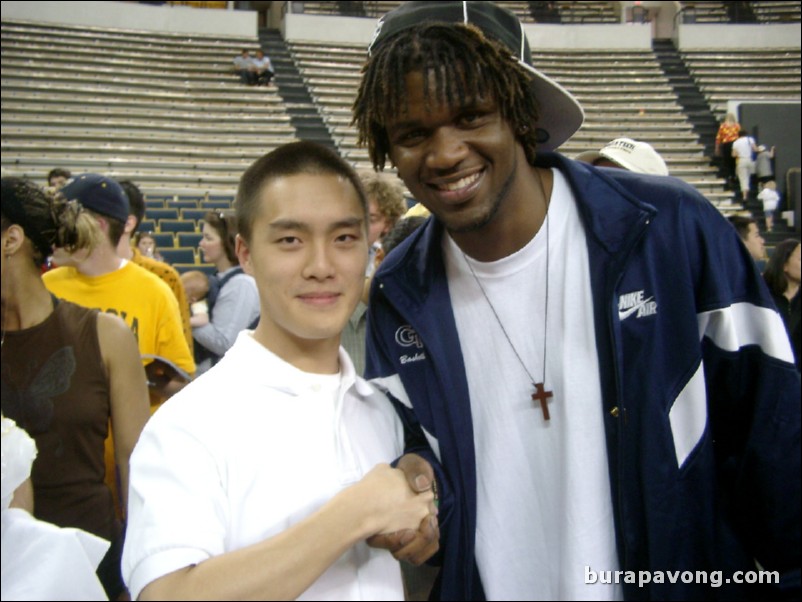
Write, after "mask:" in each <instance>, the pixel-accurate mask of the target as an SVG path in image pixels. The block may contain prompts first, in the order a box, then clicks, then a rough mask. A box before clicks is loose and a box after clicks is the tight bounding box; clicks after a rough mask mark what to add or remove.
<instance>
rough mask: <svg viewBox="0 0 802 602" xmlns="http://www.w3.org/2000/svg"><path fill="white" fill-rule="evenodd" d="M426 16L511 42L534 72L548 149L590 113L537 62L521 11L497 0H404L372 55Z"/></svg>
mask: <svg viewBox="0 0 802 602" xmlns="http://www.w3.org/2000/svg"><path fill="white" fill-rule="evenodd" d="M424 22H427V23H445V24H453V23H465V24H471V25H473V26H475V27H477V28H479V29H480V30H481V31H482V33H484V34H485V35H486V36H487V37H489V38H492V39H494V40H496V41H497V42H500V43H501V44H503V45H504V46H506V47H507V48H509V50H510V52H511V53H512V55H513V56H514V57H515V58H516V59H517V61H518V64H520V65H521V66H522V67H523V68H524V69H526V70H527V71H528V72H529V73H530V74H531V76H532V91H533V93H534V94H535V97H536V98H537V100H538V103H539V105H540V118H539V120H538V123H537V135H538V143H539V145H540V148H541V149H542V150H554V149H556V148H557V147H558V146H560V145H561V144H562V143H563V142H565V141H566V140H568V139H569V138H570V137H571V136H572V135H573V134H574V133H575V132H576V131H577V130H578V129H579V128H580V126H581V125H582V122H583V121H584V120H585V114H584V112H583V111H582V107H581V106H580V104H579V102H578V101H577V100H576V98H574V97H573V95H572V94H571V93H570V92H568V90H566V89H565V88H563V87H562V86H561V85H560V84H558V83H557V82H556V81H554V80H553V79H551V78H550V77H548V76H546V75H545V74H543V73H542V72H540V71H539V70H537V69H536V68H535V67H534V66H533V65H532V51H531V49H530V48H529V40H527V38H526V33H525V32H524V27H523V24H522V23H521V22H520V21H519V20H518V17H516V16H515V14H513V13H512V12H510V11H508V10H506V9H504V8H502V7H500V6H496V5H495V4H493V3H492V2H428V1H426V0H424V1H421V2H415V1H413V2H403V3H402V4H401V6H399V7H398V8H396V9H394V10H392V11H390V12H388V13H387V14H386V15H384V16H383V17H382V18H381V19H379V22H378V24H377V26H376V31H375V32H374V33H373V39H372V41H371V43H370V45H369V46H368V55H370V54H372V53H373V52H375V50H376V49H377V48H378V47H379V46H381V45H382V44H383V43H384V42H385V41H386V40H387V39H389V38H390V37H392V36H393V35H395V34H397V33H399V32H401V31H404V30H405V29H409V28H411V27H414V26H416V25H419V24H421V23H424Z"/></svg>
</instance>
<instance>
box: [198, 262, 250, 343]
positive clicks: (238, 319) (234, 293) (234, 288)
mask: <svg viewBox="0 0 802 602" xmlns="http://www.w3.org/2000/svg"><path fill="white" fill-rule="evenodd" d="M258 307H259V297H258V292H257V291H256V289H255V287H253V286H250V285H249V284H247V283H242V282H238V281H237V280H236V278H235V279H232V280H231V281H230V282H229V283H228V284H226V286H225V287H224V288H223V291H222V292H221V293H220V297H219V298H218V300H217V303H216V305H215V307H214V315H213V317H212V321H211V322H210V323H209V324H207V325H206V326H201V327H200V328H195V329H194V330H193V332H192V335H193V337H194V338H195V340H196V341H197V342H198V343H200V344H201V345H203V346H204V347H206V349H208V350H209V351H211V352H212V353H216V354H217V355H223V354H224V353H225V352H226V351H228V349H229V348H230V347H231V346H232V345H233V344H234V341H235V340H236V339H237V335H238V334H239V333H240V331H242V330H244V329H245V328H247V327H248V326H249V324H250V322H251V320H252V319H253V317H255V314H254V311H255V309H254V308H258Z"/></svg>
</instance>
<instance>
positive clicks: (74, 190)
mask: <svg viewBox="0 0 802 602" xmlns="http://www.w3.org/2000/svg"><path fill="white" fill-rule="evenodd" d="M61 194H62V195H63V196H64V198H66V199H67V200H70V201H78V202H79V203H81V205H83V206H84V207H85V208H86V209H89V210H90V211H94V212H95V213H99V214H101V215H106V216H108V217H111V218H114V219H116V220H120V221H121V222H124V221H125V220H127V219H128V215H129V211H130V208H129V204H128V197H127V196H126V194H125V191H124V190H123V188H122V186H120V185H119V184H118V183H117V182H115V181H114V180H112V179H111V178H109V177H106V176H102V175H100V174H96V173H85V174H81V175H78V176H75V177H74V178H73V179H72V180H71V181H70V182H69V183H67V185H66V186H64V188H62V189H61Z"/></svg>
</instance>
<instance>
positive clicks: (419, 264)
mask: <svg viewBox="0 0 802 602" xmlns="http://www.w3.org/2000/svg"><path fill="white" fill-rule="evenodd" d="M535 166H536V167H546V168H557V169H559V170H560V171H561V172H562V174H563V175H564V176H565V178H566V179H567V181H568V184H569V186H570V187H571V191H572V192H573V194H574V197H575V199H576V202H577V205H578V207H579V213H580V216H581V219H582V223H583V225H584V226H585V230H586V232H587V236H588V237H592V238H593V240H594V242H595V243H596V245H595V246H598V247H600V248H601V249H602V250H603V251H604V252H605V253H606V254H607V255H608V258H610V259H612V258H614V257H616V256H618V255H619V254H621V253H623V252H625V251H626V249H628V248H629V246H630V244H631V240H632V239H633V237H635V236H637V234H638V230H639V228H638V227H637V226H638V225H639V224H640V223H642V222H643V221H645V220H647V219H650V218H652V217H654V216H655V215H656V214H657V210H656V209H655V208H654V207H653V206H652V205H650V204H649V203H647V202H646V201H645V200H644V199H645V198H646V194H645V193H646V191H648V189H649V186H650V184H649V182H650V181H653V178H655V177H660V178H665V176H644V175H641V174H634V173H632V172H628V171H625V170H623V169H600V168H596V167H593V166H590V165H588V164H586V163H581V162H579V161H574V160H572V159H568V158H566V157H564V156H562V155H560V154H558V153H541V154H539V155H538V157H537V160H536V161H535ZM443 231H444V228H443V225H442V224H441V223H440V222H439V221H438V220H437V219H435V218H434V217H431V218H429V220H428V221H427V222H426V223H425V224H424V225H423V226H422V227H421V228H419V229H418V230H417V231H416V232H414V233H413V234H412V235H410V236H409V237H408V239H407V240H405V241H404V242H403V243H401V244H400V245H399V247H398V251H397V252H395V253H393V254H392V255H391V256H390V257H388V258H387V259H385V260H384V262H383V263H382V265H381V266H380V267H379V270H378V272H377V275H376V277H377V280H379V281H380V282H381V281H382V280H384V279H391V280H393V281H394V285H396V286H399V287H401V288H403V289H404V290H405V292H406V293H407V294H406V295H404V296H403V297H402V298H408V299H411V300H414V303H415V305H416V307H412V308H410V310H412V311H415V310H417V309H419V307H420V306H421V305H423V303H425V302H426V301H427V297H429V296H430V295H433V294H434V293H436V292H437V289H438V288H440V287H444V286H447V285H446V277H445V276H446V275H445V265H444V261H443V256H442V255H443V253H442V245H441V241H442V237H443ZM434 296H435V298H438V299H441V298H443V297H440V296H439V295H434ZM445 298H446V299H447V298H448V296H447V295H446V297H445Z"/></svg>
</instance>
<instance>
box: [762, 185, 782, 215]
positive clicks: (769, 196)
mask: <svg viewBox="0 0 802 602" xmlns="http://www.w3.org/2000/svg"><path fill="white" fill-rule="evenodd" d="M757 198H758V199H760V200H761V201H762V202H763V211H764V212H766V213H769V212H772V211H775V210H776V209H777V205H778V204H779V202H780V193H778V192H777V191H776V190H772V189H771V188H764V189H763V190H761V191H760V193H759V194H758V195H757Z"/></svg>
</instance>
